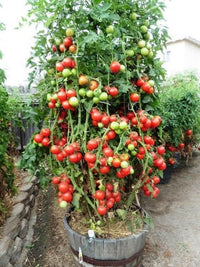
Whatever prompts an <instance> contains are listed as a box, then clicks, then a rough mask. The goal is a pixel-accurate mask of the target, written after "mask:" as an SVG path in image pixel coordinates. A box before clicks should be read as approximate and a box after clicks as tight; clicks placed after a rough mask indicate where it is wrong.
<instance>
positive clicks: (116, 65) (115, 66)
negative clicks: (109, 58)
mask: <svg viewBox="0 0 200 267" xmlns="http://www.w3.org/2000/svg"><path fill="white" fill-rule="evenodd" d="M120 67H121V65H120V63H119V62H118V61H113V62H111V64H110V70H111V72H112V73H118V72H119V71H120Z"/></svg>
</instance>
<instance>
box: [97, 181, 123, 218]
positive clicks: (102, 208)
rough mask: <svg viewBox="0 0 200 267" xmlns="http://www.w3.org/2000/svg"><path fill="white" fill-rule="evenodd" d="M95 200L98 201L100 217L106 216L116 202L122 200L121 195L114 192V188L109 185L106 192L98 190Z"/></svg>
mask: <svg viewBox="0 0 200 267" xmlns="http://www.w3.org/2000/svg"><path fill="white" fill-rule="evenodd" d="M93 198H94V199H96V200H98V207H97V212H98V213H99V215H105V214H106V213H107V212H108V211H109V209H111V208H112V207H113V206H114V204H115V203H116V202H119V201H120V200H121V193H120V192H119V191H114V186H113V185H112V184H111V183H107V184H106V187H105V190H96V191H95V193H94V194H93Z"/></svg>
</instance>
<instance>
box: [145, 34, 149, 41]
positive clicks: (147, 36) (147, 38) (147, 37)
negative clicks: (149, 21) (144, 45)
mask: <svg viewBox="0 0 200 267" xmlns="http://www.w3.org/2000/svg"><path fill="white" fill-rule="evenodd" d="M144 39H145V40H146V41H148V40H149V39H150V34H148V33H145V34H144Z"/></svg>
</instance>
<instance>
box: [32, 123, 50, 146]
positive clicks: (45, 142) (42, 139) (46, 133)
mask: <svg viewBox="0 0 200 267" xmlns="http://www.w3.org/2000/svg"><path fill="white" fill-rule="evenodd" d="M50 135H51V130H50V129H49V128H43V129H42V130H41V131H40V133H38V134H36V135H35V136H34V138H33V139H34V142H35V143H37V144H40V145H41V146H45V147H47V146H49V144H50Z"/></svg>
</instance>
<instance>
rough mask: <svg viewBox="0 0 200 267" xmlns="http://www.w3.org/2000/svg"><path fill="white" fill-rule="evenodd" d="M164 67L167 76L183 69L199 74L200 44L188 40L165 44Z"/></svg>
mask: <svg viewBox="0 0 200 267" xmlns="http://www.w3.org/2000/svg"><path fill="white" fill-rule="evenodd" d="M164 62H165V63H164V65H163V66H164V68H165V69H166V70H167V74H168V75H169V76H171V75H174V74H176V73H182V72H184V71H188V70H189V71H195V72H197V73H198V74H200V46H198V45H195V44H193V43H192V42H190V41H188V40H179V41H175V42H173V43H172V42H171V43H169V44H168V45H167V51H166V53H165V58H164Z"/></svg>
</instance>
